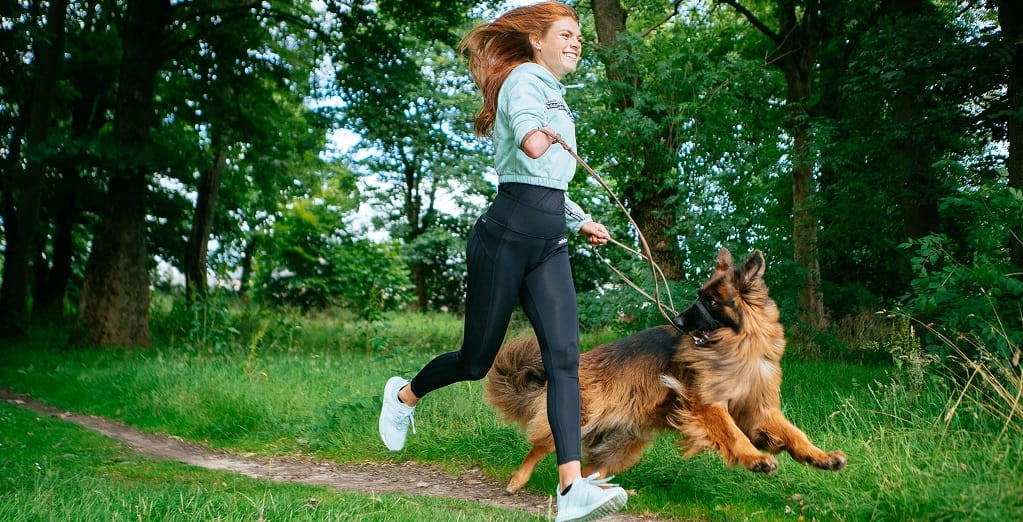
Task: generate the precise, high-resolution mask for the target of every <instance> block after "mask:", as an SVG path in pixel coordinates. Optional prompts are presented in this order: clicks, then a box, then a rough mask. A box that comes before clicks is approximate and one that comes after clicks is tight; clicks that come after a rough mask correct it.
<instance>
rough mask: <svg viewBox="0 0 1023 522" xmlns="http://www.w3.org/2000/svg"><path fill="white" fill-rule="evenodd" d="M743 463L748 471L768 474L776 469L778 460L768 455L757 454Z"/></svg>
mask: <svg viewBox="0 0 1023 522" xmlns="http://www.w3.org/2000/svg"><path fill="white" fill-rule="evenodd" d="M743 465H744V466H745V467H746V469H748V470H750V471H753V472H756V473H764V474H765V475H770V474H771V473H773V472H774V470H776V469H778V461H777V460H776V459H775V458H774V457H772V456H770V455H759V456H757V457H755V458H751V459H749V460H747V461H746V462H745V463H744V464H743Z"/></svg>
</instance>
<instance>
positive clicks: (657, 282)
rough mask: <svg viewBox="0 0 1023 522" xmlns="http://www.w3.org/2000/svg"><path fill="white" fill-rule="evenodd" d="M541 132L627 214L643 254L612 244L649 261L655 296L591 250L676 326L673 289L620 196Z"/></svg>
mask: <svg viewBox="0 0 1023 522" xmlns="http://www.w3.org/2000/svg"><path fill="white" fill-rule="evenodd" d="M539 130H540V132H543V133H544V134H546V135H547V136H549V137H550V138H551V139H552V140H554V143H557V144H559V145H561V148H563V149H565V150H566V151H567V152H568V153H569V154H571V155H572V157H573V158H575V161H576V162H578V163H579V165H580V166H582V168H583V169H584V170H585V171H586V172H587V173H589V174H590V177H592V178H593V179H594V180H596V181H597V183H598V184H599V185H600V186H601V187H603V189H604V191H605V192H607V194H608V195H609V196H610V197H611V199H612V200H614V202H615V203H616V204H617V205H618V208H620V209H621V210H622V212H624V213H625V217H626V218H628V220H629V223H630V224H631V225H632V228H634V229H636V236H637V237H638V238H639V244H640V246H641V247H642V248H643V252H642V253H641V252H638V251H636V250H634V249H632V248H629V247H627V246H625V245H623V244H622V243H619V242H618V241H615V240H614V239H611V242H612V243H614V244H616V245H618V246H620V247H622V248H624V249H625V250H628V251H629V252H632V253H634V254H637V255H639V256H640V257H642V258H644V259H645V260H646V261H647V263H648V264H649V266H650V275H651V277H652V278H653V281H654V295H653V296H651V295H650V294H649V293H647V292H645V291H643V289H641V288H640V287H639V285H637V284H636V283H634V282H632V281H631V280H630V279H629V278H628V277H625V274H623V273H621V271H619V270H618V269H617V268H615V267H614V266H612V265H611V263H610V262H609V261H607V259H605V258H604V256H602V255H600V252H597V247H595V246H591V248H593V251H594V252H595V253H596V254H597V257H599V258H600V259H601V261H604V264H606V265H607V266H608V268H610V269H611V270H612V271H613V272H614V273H615V274H617V275H618V277H620V278H622V280H623V281H625V283H627V284H628V285H629V286H631V287H632V288H633V289H635V290H636V291H638V292H639V293H640V294H642V295H643V296H645V297H646V298H647V299H650V300H651V301H652V302H653V303H654V304H655V305H657V310H658V311H659V312H661V316H663V317H664V319H666V320H667V321H668V324H670V325H672V326H675V323H674V322H673V321H672V318H673V317H674V316H677V315H678V312H676V311H675V309H674V305H675V303H674V301H673V300H672V298H671V289H670V288H669V287H668V279H667V278H666V277H665V276H664V272H663V271H662V270H661V267H660V266H658V264H657V263H656V262H655V261H654V256H653V253H652V252H651V250H650V245H648V244H647V241H646V237H645V236H644V235H643V232H642V231H641V230H640V229H639V225H637V224H636V221H635V220H633V219H632V215H631V214H630V213H629V210H628V209H627V208H625V205H624V204H622V202H621V200H619V199H618V196H616V195H615V194H614V192H613V191H612V190H611V187H609V186H608V185H607V183H605V182H604V180H603V179H602V178H601V177H600V175H599V174H597V171H595V170H593V168H591V167H590V166H589V165H588V164H587V163H586V162H585V161H583V159H582V158H581V157H579V155H578V154H576V152H575V151H574V150H572V147H570V146H569V145H568V144H567V143H565V142H564V140H562V139H561V136H558V135H557V134H553V133H551V132H550V131H547V130H546V129H539ZM661 283H663V284H664V289H665V293H666V294H667V295H668V301H669V303H670V306H669V305H666V304H664V302H663V301H662V300H661V294H660V287H661ZM669 314H670V315H669ZM676 328H677V327H676Z"/></svg>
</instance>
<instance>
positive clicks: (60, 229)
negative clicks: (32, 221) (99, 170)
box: [33, 169, 79, 318]
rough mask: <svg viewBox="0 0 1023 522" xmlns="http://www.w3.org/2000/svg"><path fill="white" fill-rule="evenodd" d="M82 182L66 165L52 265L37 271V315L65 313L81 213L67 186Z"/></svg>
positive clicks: (58, 206)
mask: <svg viewBox="0 0 1023 522" xmlns="http://www.w3.org/2000/svg"><path fill="white" fill-rule="evenodd" d="M77 185H78V173H77V172H74V171H73V170H72V169H66V170H65V173H64V180H63V182H62V183H61V188H58V194H60V195H61V197H58V198H55V199H56V200H57V201H60V202H61V203H60V204H58V205H56V206H55V208H54V211H55V212H56V215H55V216H54V219H53V251H52V254H51V256H50V264H49V266H45V265H44V264H42V263H40V267H41V268H42V270H38V271H37V276H36V286H35V303H34V305H33V310H34V313H35V314H36V315H45V316H51V317H56V318H59V317H61V316H62V315H63V313H64V297H65V296H66V295H67V285H68V282H69V281H70V279H71V259H72V256H73V254H74V235H73V234H74V226H75V218H76V217H77V216H78V213H79V210H78V205H77V204H75V200H76V195H75V194H71V193H70V192H71V191H70V190H66V188H67V187H75V186H77Z"/></svg>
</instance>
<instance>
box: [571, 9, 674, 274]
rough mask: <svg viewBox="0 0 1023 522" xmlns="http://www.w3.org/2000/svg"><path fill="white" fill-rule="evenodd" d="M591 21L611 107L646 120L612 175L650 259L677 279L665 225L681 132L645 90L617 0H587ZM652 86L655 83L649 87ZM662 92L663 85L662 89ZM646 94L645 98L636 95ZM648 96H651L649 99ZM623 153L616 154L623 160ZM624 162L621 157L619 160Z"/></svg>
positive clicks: (668, 110)
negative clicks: (623, 165) (609, 88)
mask: <svg viewBox="0 0 1023 522" xmlns="http://www.w3.org/2000/svg"><path fill="white" fill-rule="evenodd" d="M591 5H592V7H593V18H594V25H595V27H596V31H597V38H598V41H599V42H600V46H601V47H602V48H603V49H604V50H613V52H605V53H602V54H601V56H602V58H603V60H604V67H605V70H606V75H607V79H608V81H609V82H611V83H612V84H613V90H612V92H613V96H614V99H613V101H611V106H612V107H611V108H612V110H616V111H624V112H631V113H633V114H634V119H642V120H643V122H644V123H647V124H648V126H645V127H640V128H639V129H634V131H639V132H638V133H637V134H638V135H634V136H631V137H630V138H631V139H628V141H627V143H628V145H629V149H630V150H626V151H622V152H623V154H624V155H626V158H627V159H628V161H629V162H633V161H634V162H635V164H636V165H637V168H636V169H632V171H631V172H630V171H626V170H623V171H619V173H618V176H617V180H618V182H619V187H620V189H621V191H622V197H623V199H624V200H625V201H626V202H627V203H628V205H629V207H630V209H631V213H632V217H633V219H634V220H635V221H636V225H637V226H638V227H639V228H640V230H641V231H642V233H643V234H644V235H645V236H646V240H647V243H648V244H649V246H650V249H651V251H652V252H651V253H652V256H653V259H654V261H655V262H656V263H657V264H658V266H660V267H661V270H663V272H664V275H665V277H666V278H668V279H672V280H681V279H683V271H682V265H683V258H682V253H681V250H680V248H679V244H678V240H677V239H676V237H674V236H673V235H672V234H671V233H670V231H671V229H672V226H673V225H674V222H675V219H674V218H675V216H674V215H673V214H672V212H670V211H669V210H668V209H670V208H671V205H670V202H671V200H672V196H673V194H674V192H675V190H676V189H677V181H676V180H677V178H678V167H677V165H678V161H677V160H678V150H679V146H680V145H681V141H680V138H681V135H680V134H679V133H677V132H676V131H677V130H678V125H677V123H678V122H677V121H676V120H674V119H673V118H672V116H673V114H672V113H673V111H674V110H675V109H676V107H675V106H674V104H672V103H671V102H670V101H668V100H664V99H659V98H658V97H657V96H656V95H654V96H649V93H646V92H644V91H645V90H648V89H650V86H649V85H648V84H645V83H644V82H645V81H646V79H645V78H643V77H642V75H641V74H640V68H639V66H638V64H637V63H636V62H637V60H636V59H635V56H636V55H637V54H640V53H642V52H643V51H641V48H642V42H641V41H638V40H637V39H636V38H633V37H626V33H627V22H628V12H627V11H626V10H625V9H624V8H623V7H622V5H621V2H620V1H619V0H592V1H591ZM654 88H656V87H654ZM662 92H663V91H662ZM644 95H647V101H648V103H643V102H642V101H640V98H641V97H643V96H644ZM650 98H653V99H650ZM626 158H621V159H622V160H625V159H626ZM623 163H624V162H623Z"/></svg>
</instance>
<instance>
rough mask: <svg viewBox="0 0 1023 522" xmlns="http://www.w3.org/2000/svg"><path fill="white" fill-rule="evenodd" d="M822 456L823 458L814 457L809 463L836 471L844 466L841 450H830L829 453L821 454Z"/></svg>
mask: <svg viewBox="0 0 1023 522" xmlns="http://www.w3.org/2000/svg"><path fill="white" fill-rule="evenodd" d="M822 457H823V458H819V459H814V460H813V461H812V462H811V464H813V465H814V467H817V468H820V469H827V470H831V471H838V470H840V469H842V468H844V467H845V460H846V457H845V453H842V452H841V451H832V452H831V453H827V454H825V455H822Z"/></svg>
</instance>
